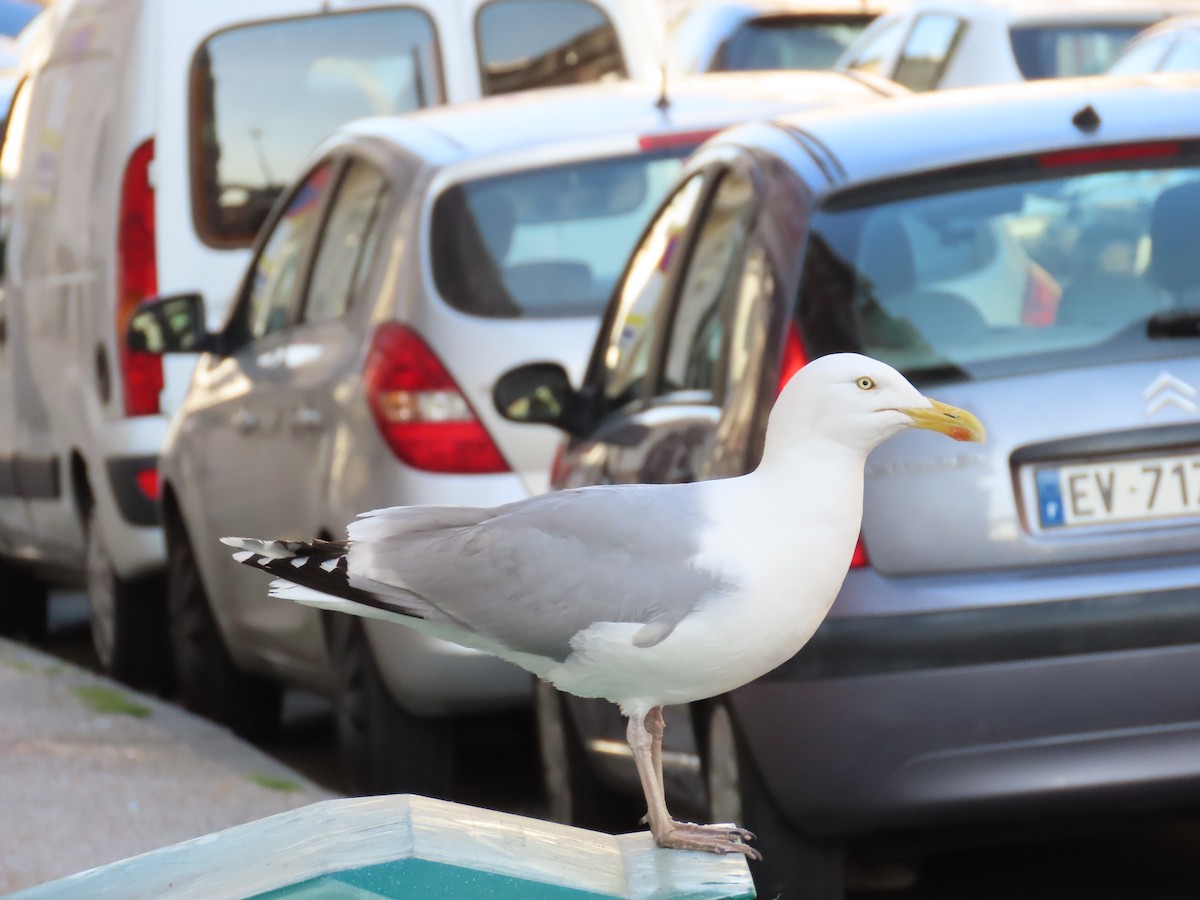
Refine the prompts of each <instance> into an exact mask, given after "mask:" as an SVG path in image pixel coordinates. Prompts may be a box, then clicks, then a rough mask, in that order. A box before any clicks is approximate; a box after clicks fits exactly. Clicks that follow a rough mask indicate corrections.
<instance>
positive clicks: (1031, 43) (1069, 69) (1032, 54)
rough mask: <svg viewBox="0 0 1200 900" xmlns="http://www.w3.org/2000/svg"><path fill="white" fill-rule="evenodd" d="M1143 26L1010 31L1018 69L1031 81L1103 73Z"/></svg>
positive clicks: (1029, 26) (1051, 27)
mask: <svg viewBox="0 0 1200 900" xmlns="http://www.w3.org/2000/svg"><path fill="white" fill-rule="evenodd" d="M1140 30H1141V26H1140V25H1099V24H1091V25H1050V26H1043V25H1028V26H1021V27H1017V28H1013V29H1012V30H1011V32H1010V37H1011V39H1012V48H1013V56H1014V57H1016V60H1017V68H1018V69H1020V70H1021V74H1022V75H1023V76H1024V77H1025V79H1026V80H1028V81H1034V80H1036V79H1039V78H1073V77H1075V76H1077V75H1099V74H1101V73H1102V72H1105V71H1107V69H1108V67H1109V66H1111V65H1112V64H1113V61H1114V60H1115V59H1116V58H1117V56H1118V55H1120V53H1121V49H1122V48H1123V47H1124V46H1125V45H1126V44H1127V43H1129V40H1130V38H1132V37H1133V36H1134V35H1135V34H1137V33H1138V32H1139V31H1140Z"/></svg>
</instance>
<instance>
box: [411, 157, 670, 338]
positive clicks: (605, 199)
mask: <svg viewBox="0 0 1200 900" xmlns="http://www.w3.org/2000/svg"><path fill="white" fill-rule="evenodd" d="M691 149H692V148H691V147H678V148H671V149H670V150H668V151H659V152H655V153H642V154H638V155H635V156H626V157H618V158H612V159H597V160H588V161H586V162H576V163H570V164H568V165H559V166H549V167H545V168H539V169H536V170H533V171H524V172H516V173H512V174H506V175H499V176H494V177H491V178H484V179H478V180H475V181H469V182H465V183H463V184H459V185H456V186H454V187H451V188H448V189H447V190H445V191H444V192H443V193H442V194H441V195H440V196H439V197H438V199H437V201H436V203H435V204H434V207H433V216H432V222H431V234H430V241H429V243H430V252H431V254H432V263H433V274H434V282H435V284H436V286H437V289H438V292H439V293H440V294H441V296H442V297H443V298H444V299H445V300H446V302H447V303H449V304H450V305H451V306H453V307H454V308H455V309H459V310H462V311H463V312H467V313H471V314H473V315H477V316H490V317H498V318H517V317H528V318H557V317H569V316H593V315H594V316H598V315H600V313H601V312H602V311H603V310H604V307H605V305H606V303H607V302H608V297H609V295H610V294H611V293H612V289H613V286H614V285H615V284H616V281H617V278H618V277H619V276H620V274H621V271H622V270H623V269H624V267H625V263H626V260H627V259H628V257H629V254H630V253H631V252H632V251H633V245H634V243H635V242H636V241H637V239H638V236H639V235H640V234H641V232H642V230H643V229H644V228H645V227H646V224H647V223H648V222H649V221H650V215H651V213H653V211H654V210H655V208H657V206H658V204H659V203H660V202H661V201H662V199H663V197H664V196H665V195H666V192H667V189H668V188H669V187H670V185H671V181H672V179H673V178H674V176H675V175H676V173H677V172H678V171H679V168H680V166H681V165H682V159H683V157H684V156H685V155H686V154H687V152H688V151H689V150H691Z"/></svg>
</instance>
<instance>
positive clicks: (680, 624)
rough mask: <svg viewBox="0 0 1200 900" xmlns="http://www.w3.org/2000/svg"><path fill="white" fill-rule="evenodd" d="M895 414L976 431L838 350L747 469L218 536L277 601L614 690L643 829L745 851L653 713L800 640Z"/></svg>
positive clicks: (823, 602) (805, 378)
mask: <svg viewBox="0 0 1200 900" xmlns="http://www.w3.org/2000/svg"><path fill="white" fill-rule="evenodd" d="M909 427H921V428H930V429H933V430H936V431H940V432H943V433H945V434H947V435H949V436H951V437H954V438H956V439H958V440H982V439H983V429H982V426H981V425H980V424H979V422H978V420H977V419H975V417H974V416H971V415H970V414H969V413H966V412H963V411H962V410H957V409H954V408H953V407H949V406H945V405H944V404H940V403H936V402H935V401H930V400H928V399H927V398H925V397H923V396H922V395H921V394H920V393H919V392H918V391H917V390H916V389H915V388H913V387H912V385H910V384H909V383H908V382H907V381H906V380H905V379H904V378H903V376H901V375H900V374H899V373H898V372H896V371H895V370H894V369H892V368H890V367H889V366H886V365H884V364H883V363H880V362H878V361H876V360H872V359H869V358H867V357H863V356H859V355H856V354H837V355H833V356H827V357H823V358H821V359H818V360H816V361H814V362H812V363H810V364H809V365H808V366H806V367H805V368H803V369H802V370H801V371H800V372H799V373H797V374H796V375H795V376H794V377H793V378H792V379H791V380H790V381H789V382H788V384H787V386H786V387H785V388H784V390H783V391H782V392H781V394H780V396H779V398H778V399H777V401H776V403H775V406H774V408H773V409H772V412H771V416H770V421H769V424H768V429H767V436H766V443H765V448H764V452H763V459H762V461H761V463H760V464H759V466H758V468H757V469H756V470H755V471H753V472H751V473H749V474H747V475H743V476H740V477H737V478H729V479H724V480H718V481H707V482H698V483H693V484H680V485H621V486H604V487H594V488H582V489H578V490H573V491H564V492H559V493H555V494H547V495H543V496H540V497H533V498H530V499H528V500H524V501H520V502H518V503H513V504H509V505H507V506H502V507H498V508H495V509H471V508H465V507H429V506H426V507H396V508H391V509H385V510H376V511H374V512H371V513H365V514H364V515H363V516H362V517H360V518H359V519H358V520H357V521H355V522H353V523H351V524H350V526H349V529H348V532H349V540H348V541H347V542H339V543H332V542H313V543H311V544H307V543H302V542H271V541H259V540H253V539H245V538H226V539H225V541H226V543H228V544H230V545H231V546H234V547H237V548H239V550H240V551H241V552H239V553H238V554H236V557H237V558H238V560H239V561H240V562H244V563H247V564H249V565H255V566H258V567H259V568H263V569H266V570H267V571H269V572H272V573H274V574H276V575H277V576H279V578H280V580H278V581H276V582H274V583H273V584H272V589H271V593H272V594H273V595H275V596H278V597H284V598H287V599H290V600H295V601H297V602H301V603H307V604H310V605H312V606H318V607H321V608H325V609H331V610H337V611H343V612H351V613H354V614H356V615H363V616H371V617H377V618H388V619H394V620H396V621H400V622H402V623H404V624H406V625H408V626H409V627H414V628H418V629H421V630H423V631H426V632H429V633H431V634H434V635H437V636H438V637H444V638H448V639H450V640H454V641H457V642H459V643H462V644H464V645H467V646H470V647H474V648H477V649H480V650H485V651H487V652H489V653H494V654H496V655H497V656H501V657H503V658H505V659H508V660H510V661H512V662H514V663H516V664H517V665H520V666H523V667H524V668H526V669H528V670H529V671H531V672H533V673H534V674H535V675H537V676H538V677H539V678H543V679H545V680H547V681H549V682H551V683H553V684H554V685H555V686H557V687H558V688H560V689H561V690H564V691H567V692H570V693H573V694H577V695H579V696H583V697H605V698H608V699H609V700H612V701H613V702H615V703H618V704H620V706H621V708H622V710H623V711H624V712H625V714H626V715H627V716H628V717H629V741H630V745H631V747H632V748H633V751H634V759H635V761H636V762H637V765H638V772H639V776H640V777H641V781H642V786H643V789H644V790H645V793H646V799H647V806H648V810H649V812H648V819H649V822H650V827H651V830H652V831H653V833H654V836H655V838H656V840H657V841H658V843H659V844H660V845H662V846H667V847H680V848H691V849H703V850H708V851H711V852H717V853H728V852H741V853H745V854H746V855H747V856H750V857H752V858H756V857H757V855H758V854H757V852H756V851H755V850H753V849H752V848H750V847H749V846H748V845H747V843H746V840H747V839H748V838H749V837H751V835H750V834H749V832H746V831H744V830H742V829H740V828H737V827H734V826H726V825H722V826H702V825H692V824H689V823H681V822H676V821H675V820H673V819H672V818H671V817H670V816H669V814H668V813H667V809H666V804H665V801H664V799H663V789H662V783H661V765H660V759H661V756H660V754H661V738H662V716H661V707H662V706H664V705H668V704H676V703H686V702H690V701H694V700H700V699H704V698H707V697H712V696H716V695H719V694H722V693H725V692H728V691H730V690H733V689H734V688H737V687H740V686H741V685H743V684H745V683H746V682H748V681H751V680H753V679H754V678H757V677H759V676H760V675H763V674H765V673H766V672H768V671H770V670H771V669H773V668H775V667H776V666H777V665H779V664H780V663H782V662H784V661H785V660H787V659H788V658H789V657H791V656H792V655H794V654H795V653H796V651H798V650H799V649H800V648H801V647H802V646H803V645H804V643H805V642H806V641H807V640H808V639H809V638H810V637H811V636H812V634H813V632H815V631H816V629H817V627H818V626H819V625H820V623H821V621H822V620H823V619H824V617H825V614H826V613H827V612H828V610H829V607H830V606H831V605H832V603H833V601H834V598H835V597H836V596H837V592H838V590H839V588H840V586H841V583H842V580H843V579H844V577H845V574H846V571H847V569H848V567H849V563H850V558H851V555H852V554H853V551H854V545H855V541H856V540H857V537H858V532H859V527H860V523H861V519H862V500H863V468H864V464H865V462H866V458H867V455H868V454H869V453H870V451H871V450H872V449H873V448H874V447H875V446H877V445H878V444H879V443H880V442H882V441H883V440H885V439H887V438H888V437H890V436H891V435H893V434H896V433H897V432H899V431H901V430H903V429H905V428H909Z"/></svg>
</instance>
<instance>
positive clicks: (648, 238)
mask: <svg viewBox="0 0 1200 900" xmlns="http://www.w3.org/2000/svg"><path fill="white" fill-rule="evenodd" d="M703 181H704V179H703V176H702V175H694V176H693V177H691V178H689V179H688V180H687V182H685V183H684V185H683V186H682V187H681V188H679V190H677V191H676V192H675V195H674V196H673V197H672V198H671V200H670V202H669V203H668V204H667V205H666V207H664V208H663V210H662V212H660V213H659V214H658V216H657V218H655V220H654V222H653V224H652V225H651V226H650V228H649V230H648V231H647V232H646V234H645V236H644V237H643V238H642V242H641V244H639V245H638V247H637V249H636V250H635V251H634V253H633V258H632V259H631V260H630V262H629V268H628V269H627V271H626V275H625V281H624V283H623V284H622V285H621V286H620V287H619V288H618V292H617V296H616V302H617V307H616V310H615V313H614V316H613V319H612V323H611V326H610V328H609V332H608V341H607V344H606V345H605V348H604V359H603V361H602V362H603V367H604V394H605V396H606V397H607V398H608V400H609V401H610V402H611V403H612V405H613V406H621V405H623V404H625V403H628V402H629V401H631V400H633V399H634V398H635V397H636V396H637V394H638V392H639V390H640V386H641V384H642V383H643V381H644V379H645V377H646V372H647V369H648V368H649V362H650V348H651V345H652V344H653V343H654V340H653V335H654V332H653V328H652V326H653V325H654V322H655V319H656V315H655V314H656V312H657V311H658V309H659V306H660V303H661V302H662V300H663V297H664V294H665V291H666V287H667V284H668V283H669V281H670V276H671V272H672V270H673V269H674V267H675V265H676V264H677V263H678V260H679V254H678V252H677V251H678V249H679V244H680V242H681V241H682V240H683V236H684V233H685V232H686V230H687V225H688V220H689V219H690V218H691V215H692V210H694V209H695V208H696V202H697V200H699V198H700V187H701V185H702V184H703Z"/></svg>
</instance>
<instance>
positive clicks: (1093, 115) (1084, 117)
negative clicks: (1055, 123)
mask: <svg viewBox="0 0 1200 900" xmlns="http://www.w3.org/2000/svg"><path fill="white" fill-rule="evenodd" d="M1071 124H1072V125H1074V126H1075V127H1076V128H1078V129H1079V130H1080V131H1082V132H1083V133H1084V134H1091V133H1092V132H1093V131H1095V130H1096V129H1097V128H1099V127H1100V113H1098V112H1096V107H1094V106H1092V104H1090V103H1089V104H1087V105H1086V106H1085V107H1083V109H1081V110H1079V112H1077V113H1075V115H1073V116H1071Z"/></svg>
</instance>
